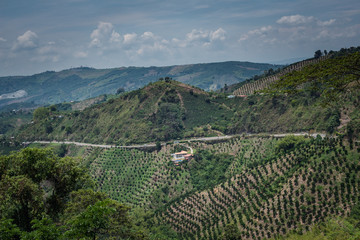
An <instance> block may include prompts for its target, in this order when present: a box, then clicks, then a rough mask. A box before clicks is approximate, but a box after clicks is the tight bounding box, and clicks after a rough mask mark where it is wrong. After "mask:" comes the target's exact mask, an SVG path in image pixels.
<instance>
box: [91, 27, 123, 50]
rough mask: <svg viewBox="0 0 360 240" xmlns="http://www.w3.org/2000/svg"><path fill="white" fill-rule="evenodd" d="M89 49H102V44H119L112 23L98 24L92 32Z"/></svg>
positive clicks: (119, 39) (119, 37)
mask: <svg viewBox="0 0 360 240" xmlns="http://www.w3.org/2000/svg"><path fill="white" fill-rule="evenodd" d="M90 38H91V43H90V47H102V46H103V44H104V42H120V41H121V36H120V34H119V33H117V32H115V30H114V27H113V25H112V23H109V22H99V24H98V26H97V28H96V29H95V30H94V31H92V33H91V35H90Z"/></svg>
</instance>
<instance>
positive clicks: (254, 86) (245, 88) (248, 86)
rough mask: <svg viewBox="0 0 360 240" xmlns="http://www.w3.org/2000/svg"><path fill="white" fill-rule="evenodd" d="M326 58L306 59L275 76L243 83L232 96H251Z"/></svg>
mask: <svg viewBox="0 0 360 240" xmlns="http://www.w3.org/2000/svg"><path fill="white" fill-rule="evenodd" d="M328 57H329V56H328V55H327V56H322V57H320V58H314V59H308V60H304V61H301V62H297V63H295V64H291V65H290V66H288V67H286V68H284V69H283V70H282V71H281V72H279V73H277V74H275V75H271V76H267V77H263V78H260V79H258V80H256V81H252V82H249V83H245V84H244V85H242V86H241V87H240V88H238V89H236V90H235V91H234V92H233V95H235V96H243V95H246V96H247V95H252V94H254V93H255V92H256V91H259V90H263V89H265V88H266V87H268V86H269V85H270V84H271V83H273V82H275V81H278V80H279V79H280V78H281V77H282V76H284V75H285V74H287V73H290V72H292V71H299V70H301V69H302V68H304V67H305V66H308V65H310V64H315V63H318V62H320V61H322V60H325V59H327V58H328Z"/></svg>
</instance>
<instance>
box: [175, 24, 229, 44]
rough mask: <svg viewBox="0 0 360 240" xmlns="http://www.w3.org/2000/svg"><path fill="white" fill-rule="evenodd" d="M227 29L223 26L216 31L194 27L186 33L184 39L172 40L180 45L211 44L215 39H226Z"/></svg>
mask: <svg viewBox="0 0 360 240" xmlns="http://www.w3.org/2000/svg"><path fill="white" fill-rule="evenodd" d="M225 39H226V31H225V30H224V29H222V28H218V29H217V30H215V31H209V30H198V29H193V30H192V31H191V32H189V33H187V34H186V37H185V39H184V40H183V41H181V40H179V39H177V38H173V39H172V42H173V43H175V44H177V45H178V46H179V47H189V46H196V45H200V46H206V47H207V46H211V44H212V43H213V42H215V41H220V42H221V41H225Z"/></svg>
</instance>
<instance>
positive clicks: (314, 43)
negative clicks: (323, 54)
mask: <svg viewBox="0 0 360 240" xmlns="http://www.w3.org/2000/svg"><path fill="white" fill-rule="evenodd" d="M359 39H360V1H358V0H343V1H339V0H294V1H288V0H287V1H284V0H252V1H243V0H222V1H219V0H214V1H212V0H209V1H205V0H181V1H177V0H176V1H175V0H167V1H159V0H131V1H123V0H102V1H98V0H0V76H6V75H27V74H34V73H39V72H42V71H46V70H55V71H58V70H62V69H67V68H71V67H79V66H89V67H95V68H111V67H120V66H168V65H175V64H191V63H206V62H218V61H230V60H236V61H252V62H277V61H282V60H285V59H291V58H301V57H311V56H313V53H314V52H315V51H316V50H318V49H321V50H324V49H327V50H338V49H340V48H343V47H351V46H359V45H360V41H359Z"/></svg>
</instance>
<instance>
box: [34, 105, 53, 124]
mask: <svg viewBox="0 0 360 240" xmlns="http://www.w3.org/2000/svg"><path fill="white" fill-rule="evenodd" d="M49 114H50V110H49V109H48V108H46V107H39V108H37V109H35V111H34V113H33V116H34V121H42V120H45V119H46V118H47V117H49Z"/></svg>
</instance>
